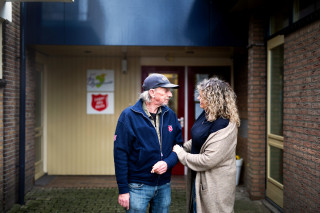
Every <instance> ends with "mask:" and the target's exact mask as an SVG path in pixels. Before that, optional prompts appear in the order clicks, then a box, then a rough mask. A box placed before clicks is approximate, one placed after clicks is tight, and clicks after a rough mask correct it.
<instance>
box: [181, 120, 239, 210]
mask: <svg viewBox="0 0 320 213" xmlns="http://www.w3.org/2000/svg"><path fill="white" fill-rule="evenodd" d="M237 132H238V128H237V126H236V124H234V123H231V122H230V123H229V125H228V126H227V127H226V128H224V129H221V130H219V131H217V132H214V133H212V134H210V135H209V137H208V138H207V140H206V141H205V143H204V144H203V145H202V147H201V150H200V154H190V153H188V152H190V150H191V140H189V141H188V142H186V143H185V144H184V150H183V151H180V152H179V153H178V158H179V160H180V162H181V163H182V164H183V165H185V166H187V167H188V168H189V169H188V181H187V211H189V206H190V196H191V193H192V190H191V189H192V187H191V172H190V169H192V170H193V171H196V172H197V175H196V180H195V187H196V189H195V191H196V202H197V212H198V213H207V212H215V213H218V212H219V213H220V212H234V210H233V207H234V201H235V190H236V172H237V170H236V154H235V149H236V145H237Z"/></svg>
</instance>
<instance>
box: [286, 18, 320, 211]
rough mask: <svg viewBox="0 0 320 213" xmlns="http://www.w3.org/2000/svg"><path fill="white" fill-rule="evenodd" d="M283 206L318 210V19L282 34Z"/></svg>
mask: <svg viewBox="0 0 320 213" xmlns="http://www.w3.org/2000/svg"><path fill="white" fill-rule="evenodd" d="M284 57H285V62H284V64H285V65H284V209H285V210H286V212H319V211H320V199H319V192H320V21H316V22H315V23H313V24H310V25H307V26H305V27H304V28H302V29H300V30H298V31H296V32H294V33H291V34H289V35H286V36H285V43H284Z"/></svg>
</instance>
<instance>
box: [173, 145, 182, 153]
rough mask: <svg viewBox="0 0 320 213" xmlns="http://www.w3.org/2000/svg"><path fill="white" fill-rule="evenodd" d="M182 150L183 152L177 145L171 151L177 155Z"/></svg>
mask: <svg viewBox="0 0 320 213" xmlns="http://www.w3.org/2000/svg"><path fill="white" fill-rule="evenodd" d="M182 150H183V148H182V147H181V146H179V145H174V147H173V149H172V151H174V152H175V153H177V154H179V153H180V152H181V151H182Z"/></svg>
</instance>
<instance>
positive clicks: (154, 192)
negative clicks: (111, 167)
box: [114, 74, 183, 213]
mask: <svg viewBox="0 0 320 213" xmlns="http://www.w3.org/2000/svg"><path fill="white" fill-rule="evenodd" d="M142 87H143V89H144V92H143V93H141V95H140V99H139V100H138V102H137V103H136V104H135V105H134V106H131V107H128V108H126V109H125V110H124V111H123V112H122V113H121V115H120V117H119V120H118V124H117V128H116V132H115V136H114V164H115V173H116V178H117V183H118V189H119V197H118V203H119V204H120V205H121V206H123V207H124V208H125V210H126V212H146V210H147V206H148V204H149V203H150V210H151V212H163V213H164V212H169V205H170V202H171V187H170V179H171V170H172V168H173V167H174V166H175V165H176V163H177V162H178V158H177V155H176V154H175V153H174V152H172V148H173V146H174V145H175V144H179V145H182V143H183V139H182V131H181V126H180V123H179V121H178V119H177V116H176V114H175V113H174V112H173V111H172V110H171V109H170V108H169V107H168V106H167V104H168V102H169V100H170V98H171V97H172V93H171V91H170V89H171V88H178V87H179V86H178V85H175V84H171V83H170V82H169V80H168V79H167V78H166V77H165V76H164V75H161V74H151V75H149V76H148V77H147V78H146V79H145V80H144V83H143V86H142Z"/></svg>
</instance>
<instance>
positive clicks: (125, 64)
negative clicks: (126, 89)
mask: <svg viewBox="0 0 320 213" xmlns="http://www.w3.org/2000/svg"><path fill="white" fill-rule="evenodd" d="M121 70H122V73H123V74H127V72H128V61H127V57H126V55H124V56H123V58H122V60H121Z"/></svg>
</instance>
